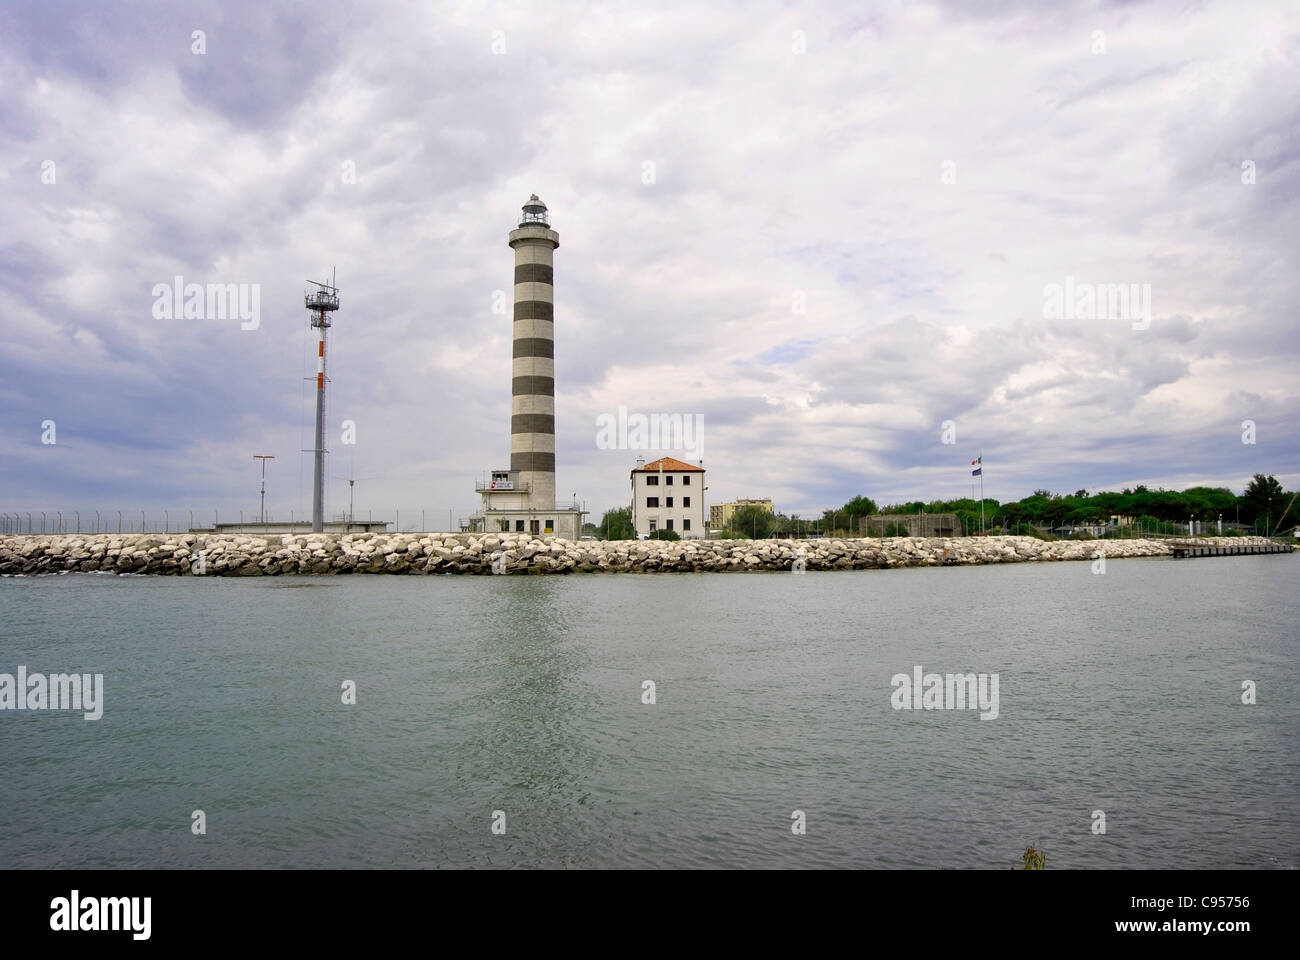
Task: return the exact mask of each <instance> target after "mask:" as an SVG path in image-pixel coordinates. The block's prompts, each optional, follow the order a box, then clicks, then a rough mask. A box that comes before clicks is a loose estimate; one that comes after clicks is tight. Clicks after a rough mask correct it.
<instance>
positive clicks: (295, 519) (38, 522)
mask: <svg viewBox="0 0 1300 960" xmlns="http://www.w3.org/2000/svg"><path fill="white" fill-rule="evenodd" d="M465 513H466V511H464V510H461V511H459V514H460V515H463V514H465ZM457 516H458V512H457V511H456V510H454V509H453V510H428V509H414V510H413V509H396V508H395V509H392V510H366V511H365V512H364V513H363V512H362V511H360V510H358V511H356V512H355V513H353V514H351V515H349V514H348V513H346V512H344V513H334V514H332V515H330V516H328V517H326V519H325V523H326V526H327V528H330V527H334V526H335V525H338V524H344V525H347V524H356V525H366V524H375V525H378V524H384V528H383V529H384V530H386V531H387V532H389V533H396V532H401V533H416V532H419V533H423V532H425V531H429V532H438V533H444V532H448V531H451V532H457V533H459V532H460V530H461V523H462V522H463V521H457V519H456V518H457ZM442 520H446V521H447V525H446V526H442V525H441V523H440V521H442ZM263 522H265V523H266V524H268V525H275V527H276V529H274V530H271V531H269V532H272V533H275V534H280V533H285V532H289V533H310V532H311V511H310V510H307V511H296V510H291V511H289V513H288V514H287V515H284V514H280V515H276V514H272V513H271V512H269V511H268V512H267V513H266V515H265V518H263V516H262V514H261V513H260V512H259V511H257V510H231V511H220V510H190V509H188V508H187V509H179V510H172V509H156V510H117V509H113V510H6V511H0V535H18V534H47V535H55V534H77V533H80V534H107V533H162V534H167V533H186V532H190V531H192V532H194V533H205V532H206V533H212V532H214V531H216V530H217V529H219V528H220V529H222V530H223V531H226V530H229V529H230V528H231V527H234V526H240V527H245V528H247V527H251V526H254V525H259V524H262V523H263ZM286 524H287V529H286V528H285V525H286Z"/></svg>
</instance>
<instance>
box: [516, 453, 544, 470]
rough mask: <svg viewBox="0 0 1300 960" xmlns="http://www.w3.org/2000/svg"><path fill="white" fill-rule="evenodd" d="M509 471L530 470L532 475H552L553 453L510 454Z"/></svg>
mask: <svg viewBox="0 0 1300 960" xmlns="http://www.w3.org/2000/svg"><path fill="white" fill-rule="evenodd" d="M510 469H511V470H531V471H532V472H533V473H554V472H555V454H553V453H512V454H510Z"/></svg>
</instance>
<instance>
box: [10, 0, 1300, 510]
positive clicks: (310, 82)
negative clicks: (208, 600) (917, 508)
mask: <svg viewBox="0 0 1300 960" xmlns="http://www.w3.org/2000/svg"><path fill="white" fill-rule="evenodd" d="M1039 7H1043V9H1039ZM196 31H201V33H197V34H196ZM1297 131H1300V14H1298V13H1297V8H1296V7H1295V6H1294V5H1293V4H1286V3H1280V2H1274V3H1267V4H1261V3H1253V2H1249V0H1247V2H1237V0H1234V2H1225V3H1217V4H1216V3H1194V2H1193V3H1176V2H1171V3H1149V4H1143V3H1122V4H1105V3H1071V2H1064V3H1057V4H1051V5H1040V4H1028V3H1026V4H1020V3H1016V2H994V0H989V2H981V3H975V2H971V3H953V4H937V5H929V4H917V3H902V2H900V3H864V4H847V3H829V4H826V5H817V4H799V3H788V4H777V3H744V4H734V5H733V4H713V3H710V4H699V3H689V4H680V5H675V4H671V3H658V2H656V3H654V4H595V5H569V4H565V3H559V2H547V3H544V4H543V3H518V4H482V3H466V4H456V3H448V4H434V3H419V4H405V3H403V4H393V5H391V6H385V5H380V4H375V3H364V4H362V3H356V4H345V3H331V2H312V3H310V4H301V5H298V4H268V3H264V2H232V0H223V2H220V3H212V4H201V3H200V4H173V3H145V2H135V3H131V2H124V3H115V4H102V3H99V2H89V3H49V2H46V0H40V2H12V3H8V4H6V5H5V6H4V7H3V9H0V218H3V222H4V230H3V232H2V233H0V442H2V443H3V447H2V448H0V449H3V456H0V510H8V511H10V512H12V511H18V510H22V511H26V510H33V511H35V510H48V511H54V510H58V509H61V510H64V511H65V512H69V513H70V512H71V511H72V510H74V509H79V510H81V511H82V512H83V519H84V518H85V517H86V516H87V515H88V514H87V511H93V510H94V509H100V510H101V511H105V512H109V511H116V510H119V509H120V510H123V511H125V512H126V513H127V514H128V516H130V515H132V514H134V515H135V516H136V517H137V518H138V516H139V511H140V510H141V509H146V510H148V511H149V513H150V517H151V518H152V517H155V516H156V517H159V518H161V515H162V510H163V509H169V510H170V512H171V517H172V520H173V522H174V521H175V520H176V519H177V518H178V517H183V518H185V519H188V517H187V515H186V511H187V510H190V509H193V510H195V511H196V513H197V514H198V517H196V519H198V518H199V517H202V518H210V516H211V513H212V511H213V510H220V511H221V512H222V513H223V514H225V516H223V519H231V518H233V515H234V513H235V512H237V511H238V510H240V509H243V510H244V511H245V512H246V513H248V514H249V515H250V516H251V515H252V513H253V512H255V511H256V509H257V490H258V466H257V462H256V461H254V460H253V459H252V458H253V455H254V454H274V455H275V456H276V457H277V459H276V460H274V461H272V465H271V467H270V469H269V470H268V494H267V503H268V510H269V511H271V512H272V513H274V514H275V515H276V516H277V517H281V516H283V517H287V516H288V513H289V511H290V510H293V511H295V512H296V515H298V516H302V515H304V514H306V513H308V512H309V511H310V506H311V464H310V457H309V456H307V455H303V454H301V453H300V451H301V450H302V449H303V448H307V447H310V446H311V445H312V418H313V415H314V414H313V408H312V406H311V404H312V403H313V397H312V393H311V390H310V389H309V387H308V385H307V383H306V381H305V380H304V378H305V377H308V376H310V375H311V374H312V373H313V372H314V369H315V357H314V345H313V343H312V342H311V341H310V340H309V336H308V324H307V320H308V317H307V314H306V312H305V311H304V309H303V306H302V294H303V292H304V289H305V288H306V283H305V281H306V280H307V279H318V278H320V277H322V276H323V275H324V274H325V272H326V271H327V270H329V269H331V268H334V267H337V270H338V283H339V287H340V290H341V298H342V310H341V311H340V312H339V313H338V314H337V317H336V323H335V326H334V329H333V331H332V340H331V347H330V374H331V377H332V383H331V393H330V403H329V426H330V431H329V441H328V442H329V447H330V450H331V457H330V463H329V474H330V477H331V479H330V482H329V488H328V489H329V496H328V511H329V513H330V514H334V513H336V512H338V511H340V510H344V509H346V506H347V483H346V482H345V480H341V479H338V478H346V477H347V476H348V475H349V474H350V473H351V474H352V475H353V476H355V477H357V478H363V479H359V480H358V482H357V485H356V489H357V510H358V512H359V513H361V512H362V511H365V510H370V509H373V510H375V511H376V515H378V514H379V513H384V514H391V512H392V510H393V509H400V510H401V511H402V526H403V527H407V526H410V525H411V524H412V523H415V522H416V520H417V516H418V514H419V513H420V511H421V510H424V511H427V517H428V519H427V526H430V527H434V526H445V524H446V518H447V516H448V514H449V511H450V512H451V513H452V514H454V515H456V516H457V517H461V516H467V515H468V514H469V513H470V512H472V510H473V509H474V507H475V504H476V498H475V496H474V493H473V481H474V479H475V478H476V477H477V476H480V475H481V474H482V472H483V471H484V470H488V469H491V468H494V467H502V466H505V465H507V464H508V462H509V410H510V337H511V329H510V328H511V320H510V317H509V315H508V314H505V315H503V314H501V313H498V312H494V310H493V306H494V303H497V302H499V298H500V296H501V294H500V293H499V292H500V291H506V293H507V295H508V294H509V291H510V290H511V283H512V278H513V254H512V252H511V250H510V249H509V247H508V246H507V245H506V237H507V233H508V232H509V230H510V229H511V228H512V227H513V226H514V225H515V223H516V221H517V218H518V214H519V207H520V205H521V204H522V203H523V202H524V200H525V199H526V198H527V197H528V195H529V194H530V193H537V194H539V195H540V196H541V197H542V199H543V200H545V201H546V203H547V204H548V205H549V207H550V210H551V217H552V225H553V226H554V228H555V229H556V230H557V231H558V232H559V234H560V240H561V246H560V249H559V250H558V251H557V252H556V261H555V264H556V274H555V276H556V286H555V291H556V313H555V316H556V368H557V373H556V376H557V385H556V404H557V428H556V429H557V450H558V452H557V461H558V484H557V489H558V491H559V492H560V494H561V496H562V497H567V496H568V494H570V493H576V494H577V496H578V497H579V498H580V499H584V500H586V502H587V504H588V506H589V508H590V509H591V510H593V511H594V512H595V513H596V515H597V518H598V516H599V513H600V511H602V510H603V509H605V508H607V507H610V506H615V505H619V504H622V503H625V502H626V501H627V498H628V493H627V491H628V470H629V469H630V468H631V467H632V465H633V461H634V459H635V458H636V456H637V455H638V453H639V452H638V451H635V450H618V449H600V448H599V447H598V445H597V430H596V419H597V417H599V416H600V415H601V414H605V413H610V414H613V413H617V411H618V409H619V407H620V406H623V407H626V408H627V409H628V411H629V412H631V413H636V412H641V413H646V414H649V413H655V412H659V413H681V414H687V415H691V416H702V417H703V418H704V420H703V423H704V431H703V451H702V456H703V459H704V463H705V466H706V468H707V469H708V471H709V479H708V484H709V497H708V499H709V501H710V502H716V501H719V500H728V499H734V498H735V497H737V496H771V497H773V498H774V499H775V500H776V503H777V506H778V508H780V509H783V510H786V511H794V512H800V513H803V514H804V515H808V514H810V513H813V512H815V511H819V510H820V509H822V508H825V507H829V506H832V505H838V504H841V503H843V502H844V501H845V500H846V499H848V498H849V497H851V496H853V495H855V494H859V493H864V494H867V495H869V496H872V497H873V498H875V499H876V500H877V501H879V502H881V503H885V502H890V501H895V500H901V499H915V498H924V499H930V498H934V497H944V498H948V497H955V496H961V495H968V494H969V493H970V467H969V462H970V460H971V459H973V458H974V457H975V456H977V455H979V454H981V453H982V454H983V457H984V464H985V468H986V470H985V472H986V477H985V479H986V485H985V490H986V492H987V493H988V495H990V496H994V497H998V498H999V499H1016V498H1019V497H1021V496H1023V495H1026V494H1028V493H1030V492H1032V490H1034V489H1035V488H1038V487H1047V488H1050V489H1053V490H1056V491H1065V492H1071V491H1073V490H1075V489H1077V488H1080V487H1083V488H1087V489H1090V490H1096V489H1118V488H1121V487H1123V486H1129V485H1134V484H1137V483H1146V484H1148V485H1150V486H1157V485H1164V486H1167V487H1182V486H1187V485H1192V484H1213V485H1226V486H1230V487H1232V488H1234V489H1236V490H1238V491H1239V490H1240V489H1241V487H1242V486H1243V484H1244V482H1245V480H1246V479H1248V478H1249V476H1250V475H1251V474H1252V473H1255V472H1257V471H1264V472H1272V473H1276V474H1277V475H1278V476H1279V479H1281V480H1282V482H1283V483H1284V484H1285V485H1287V486H1288V487H1291V488H1294V487H1295V486H1297V484H1300V440H1298V438H1297V434H1296V425H1297V421H1298V414H1300V398H1298V396H1297V383H1298V382H1300V381H1298V378H1297V353H1298V352H1300V320H1298V316H1300V311H1298V309H1297V308H1300V270H1298V269H1297V267H1298V265H1300V257H1298V256H1297V253H1298V252H1300V249H1298V248H1300V244H1298V241H1300V221H1298V214H1300V145H1298V143H1297ZM353 171H355V175H354V176H353V175H352V172H353ZM177 276H181V277H183V278H184V282H186V283H199V284H210V283H212V284H229V283H234V284H249V285H257V290H258V293H259V297H260V301H259V303H260V315H259V321H258V324H257V327H256V329H241V327H242V326H244V324H241V322H240V320H239V319H238V318H226V319H221V318H206V319H199V318H189V319H186V318H184V317H183V316H179V317H176V318H163V319H159V317H158V316H157V313H158V309H157V297H156V296H155V294H154V288H155V285H157V284H171V283H172V282H173V278H175V277H177ZM1067 282H1068V283H1070V284H1072V285H1073V286H1074V289H1076V290H1080V289H1083V288H1084V287H1087V286H1089V285H1102V284H1125V285H1128V284H1136V285H1137V290H1138V291H1143V290H1149V291H1150V307H1151V309H1150V313H1149V315H1148V316H1147V317H1146V319H1144V318H1143V317H1142V316H1141V315H1140V312H1138V311H1132V312H1133V315H1132V316H1129V315H1119V314H1121V313H1122V311H1118V310H1116V311H1111V312H1110V313H1111V314H1112V315H1108V314H1107V311H1105V310H1101V311H1098V310H1095V309H1094V310H1093V311H1092V312H1091V313H1089V311H1088V309H1087V307H1086V304H1081V305H1080V309H1079V310H1078V311H1075V310H1070V311H1067V315H1066V316H1060V315H1050V314H1052V311H1051V310H1049V309H1046V307H1045V304H1046V303H1047V301H1048V300H1049V291H1050V290H1051V289H1052V285H1054V284H1055V285H1060V286H1061V287H1064V286H1065V285H1066V284H1067ZM248 289H250V290H251V289H252V287H251V286H250V287H249V288H248ZM1140 301H1141V296H1139V302H1140ZM1148 320H1149V323H1148V322H1147V321H1148ZM343 420H352V421H354V422H355V424H356V443H355V444H351V445H345V444H343V443H342V440H341V423H342V421H343ZM1246 420H1249V421H1253V423H1254V440H1255V442H1254V443H1243V442H1242V441H1243V421H1246ZM46 421H53V422H54V429H55V433H54V436H53V438H54V439H55V441H56V442H54V443H48V442H42V441H43V439H45V440H48V439H50V438H51V437H50V433H49V428H48V427H43V424H44V423H45V422H46ZM945 421H951V424H950V425H949V429H948V430H947V431H946V435H945V429H944V424H945ZM945 439H950V440H954V441H955V442H952V443H945V442H944V440H945ZM660 452H666V453H674V451H673V450H661V451H646V452H643V454H644V455H648V456H651V457H653V456H655V455H657V453H660ZM675 452H676V455H677V456H679V457H681V458H682V459H688V458H693V457H689V456H688V453H687V452H686V451H680V450H679V451H675ZM51 515H52V513H51ZM439 517H440V518H441V519H440V520H436V521H435V518H439ZM113 520H114V522H115V520H116V518H115V516H114V518H113Z"/></svg>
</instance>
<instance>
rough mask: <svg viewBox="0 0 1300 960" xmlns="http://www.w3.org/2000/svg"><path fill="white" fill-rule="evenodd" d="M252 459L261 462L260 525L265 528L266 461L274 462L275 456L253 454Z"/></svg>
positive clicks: (271, 454)
mask: <svg viewBox="0 0 1300 960" xmlns="http://www.w3.org/2000/svg"><path fill="white" fill-rule="evenodd" d="M253 459H254V460H261V461H262V506H261V512H262V519H261V523H262V525H263V526H266V461H268V460H274V459H275V454H273V453H255V454H253ZM263 532H265V531H263Z"/></svg>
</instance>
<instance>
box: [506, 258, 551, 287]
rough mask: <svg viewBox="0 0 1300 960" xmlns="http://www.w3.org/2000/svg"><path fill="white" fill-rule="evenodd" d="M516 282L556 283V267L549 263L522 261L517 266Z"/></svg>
mask: <svg viewBox="0 0 1300 960" xmlns="http://www.w3.org/2000/svg"><path fill="white" fill-rule="evenodd" d="M515 283H555V268H554V267H552V266H551V265H550V264H549V263H521V264H519V266H517V267H515Z"/></svg>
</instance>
